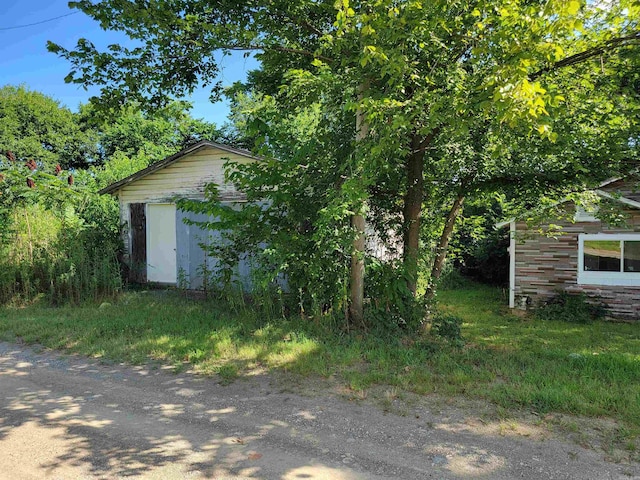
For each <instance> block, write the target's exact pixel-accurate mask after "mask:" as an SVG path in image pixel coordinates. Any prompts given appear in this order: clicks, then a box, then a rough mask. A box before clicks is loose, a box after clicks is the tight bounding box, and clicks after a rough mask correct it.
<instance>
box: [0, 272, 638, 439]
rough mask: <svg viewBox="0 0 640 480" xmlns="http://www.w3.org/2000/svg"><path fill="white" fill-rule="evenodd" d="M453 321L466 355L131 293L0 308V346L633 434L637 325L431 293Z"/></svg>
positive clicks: (473, 293)
mask: <svg viewBox="0 0 640 480" xmlns="http://www.w3.org/2000/svg"><path fill="white" fill-rule="evenodd" d="M439 302H440V305H441V308H442V309H444V310H447V311H449V312H451V313H454V314H456V315H458V316H460V317H462V318H463V319H464V325H463V335H464V337H465V340H466V345H465V346H464V347H463V348H454V347H450V346H448V345H446V344H443V343H441V342H440V343H439V342H436V341H435V340H433V339H430V338H426V339H424V340H415V339H411V338H375V337H370V336H369V337H367V336H362V335H359V334H334V333H331V332H330V331H329V330H328V329H326V328H323V327H322V325H319V324H317V323H315V322H313V321H311V320H301V319H294V320H283V319H281V318H276V319H268V318H260V317H259V316H257V315H256V314H255V313H252V312H250V311H246V312H244V313H240V314H232V313H229V311H228V309H225V308H224V307H223V306H221V305H219V304H216V303H214V302H210V301H209V302H207V301H194V300H188V299H185V298H182V297H180V296H178V295H177V294H173V293H164V292H132V293H127V294H124V295H123V296H122V297H121V298H120V300H118V301H117V302H115V303H114V304H113V305H102V306H101V307H98V306H97V305H89V306H83V307H62V308H45V307H41V306H37V305H35V306H30V307H27V308H8V307H4V308H0V338H1V339H3V340H6V341H14V342H15V341H23V342H26V343H30V344H31V343H37V344H41V345H43V346H45V347H50V348H54V349H60V350H66V351H69V352H74V353H80V354H83V355H89V356H94V357H100V358H102V359H104V360H106V361H125V362H129V363H133V364H138V363H148V362H153V361H158V362H161V363H164V364H172V365H175V366H176V368H178V369H183V368H185V367H189V368H193V369H194V370H195V371H198V372H201V373H204V374H213V373H217V374H219V375H220V376H221V377H222V378H223V380H225V381H232V380H233V379H234V378H236V377H238V376H241V375H243V374H244V373H247V372H249V371H251V370H253V369H256V368H259V369H286V370H287V371H290V372H294V373H299V374H302V375H314V374H315V375H321V376H329V375H336V377H337V378H338V379H340V380H341V381H343V382H344V383H346V384H347V385H348V386H349V387H350V388H351V389H353V390H355V391H361V390H366V389H368V388H369V387H371V386H373V385H379V384H383V385H390V386H393V387H396V388H398V389H402V390H408V391H412V392H415V393H419V394H428V393H438V394H442V395H465V396H469V397H471V398H476V399H477V398H480V399H486V400H490V401H492V402H494V403H495V404H497V405H498V406H500V407H504V408H509V409H513V408H525V409H527V410H529V411H534V412H537V413H540V414H542V413H546V412H562V413H570V414H578V415H584V416H593V417H610V418H613V419H616V420H619V421H622V422H623V423H624V425H626V426H627V427H628V428H630V429H631V430H633V431H635V432H637V431H640V324H614V323H594V324H590V325H578V324H571V323H563V322H554V321H541V320H533V319H528V318H524V319H522V318H518V317H516V316H514V315H511V314H509V313H507V311H506V309H505V308H504V306H503V305H504V301H503V299H502V298H501V294H500V292H499V291H497V290H495V289H492V288H488V287H484V286H479V285H474V284H468V285H467V286H465V287H463V288H459V289H456V290H448V291H442V292H441V293H440V294H439Z"/></svg>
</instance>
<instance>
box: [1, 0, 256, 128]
mask: <svg viewBox="0 0 640 480" xmlns="http://www.w3.org/2000/svg"><path fill="white" fill-rule="evenodd" d="M76 11H77V10H71V9H70V8H69V7H68V6H67V0H0V86H3V85H7V84H9V85H20V84H23V85H26V86H27V87H28V88H30V89H31V90H37V91H39V92H42V93H44V94H46V95H49V96H51V97H53V98H55V99H56V100H58V101H60V103H62V104H63V105H65V106H67V107H69V108H70V109H72V110H74V111H75V110H76V109H77V107H78V105H79V104H80V103H84V102H86V101H87V100H88V99H89V97H90V96H92V95H96V94H98V93H99V89H98V88H93V89H89V90H88V91H87V90H84V88H82V87H80V86H78V85H73V84H65V83H64V77H65V76H66V74H67V73H68V72H69V64H68V63H67V62H66V61H65V60H64V59H61V58H58V57H57V56H56V55H54V54H52V53H49V52H48V51H47V48H46V44H47V40H51V41H53V42H55V43H58V44H60V45H62V46H63V47H66V48H72V47H73V46H75V44H76V43H77V41H78V39H80V38H82V37H85V38H88V39H89V40H91V41H92V42H93V43H94V44H95V45H96V46H97V47H98V48H100V47H104V46H106V45H109V44H111V43H121V42H122V41H123V40H125V41H126V38H125V37H123V36H122V35H118V34H116V33H114V32H104V31H103V30H101V29H100V27H99V25H98V24H97V23H96V22H94V21H92V20H91V19H90V18H89V17H87V16H85V15H84V14H83V13H81V12H78V13H76V14H74V15H71V16H67V17H64V18H60V19H58V20H54V21H51V22H47V23H43V24H40V25H34V26H30V27H25V28H13V27H15V26H19V25H26V24H31V23H36V22H41V21H43V20H47V19H50V18H53V17H58V16H61V15H65V14H69V13H72V12H76ZM222 65H223V71H222V74H221V77H222V81H223V84H224V85H230V84H232V83H233V82H235V81H237V80H243V79H244V78H245V77H246V72H247V71H248V70H251V69H254V68H256V67H257V65H258V63H257V61H256V60H255V59H252V58H249V59H245V58H243V57H242V54H241V53H238V54H236V55H232V56H230V57H225V58H224V60H223V62H222ZM208 97H209V93H208V92H207V91H206V90H203V89H201V90H198V91H196V92H195V93H194V95H193V96H192V97H191V98H190V99H189V100H191V101H192V102H193V104H194V107H193V110H192V115H193V116H194V117H196V118H204V119H205V120H208V121H211V122H215V123H216V124H218V125H222V123H224V121H225V119H226V116H227V114H228V112H229V107H228V105H227V104H226V103H223V102H220V103H217V104H212V103H211V102H210V101H209V98H208Z"/></svg>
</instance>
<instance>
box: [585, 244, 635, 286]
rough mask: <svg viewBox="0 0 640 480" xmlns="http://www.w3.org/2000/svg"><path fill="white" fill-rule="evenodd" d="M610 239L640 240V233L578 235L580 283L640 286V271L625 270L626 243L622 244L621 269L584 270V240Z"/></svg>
mask: <svg viewBox="0 0 640 480" xmlns="http://www.w3.org/2000/svg"><path fill="white" fill-rule="evenodd" d="M591 240H596V241H597V240H609V241H618V242H625V241H627V242H629V241H635V242H640V233H581V234H579V235H578V285H610V286H622V287H634V286H640V272H624V271H622V270H623V269H624V245H620V251H621V256H620V257H621V258H620V271H619V272H597V271H589V270H587V271H585V270H584V242H585V241H591Z"/></svg>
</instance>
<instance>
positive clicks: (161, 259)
mask: <svg viewBox="0 0 640 480" xmlns="http://www.w3.org/2000/svg"><path fill="white" fill-rule="evenodd" d="M177 278H178V275H177V270H176V206H175V205H173V204H168V203H166V204H154V203H150V204H147V281H149V282H161V283H176V282H177Z"/></svg>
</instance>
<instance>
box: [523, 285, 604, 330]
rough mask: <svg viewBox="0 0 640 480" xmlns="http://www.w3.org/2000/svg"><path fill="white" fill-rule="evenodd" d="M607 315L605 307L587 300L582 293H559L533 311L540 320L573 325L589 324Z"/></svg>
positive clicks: (597, 302) (598, 302)
mask: <svg viewBox="0 0 640 480" xmlns="http://www.w3.org/2000/svg"><path fill="white" fill-rule="evenodd" d="M606 313H607V309H606V305H605V304H604V303H602V302H600V301H597V300H593V299H589V297H587V296H586V295H585V294H584V293H579V294H570V293H568V292H559V293H558V294H557V295H555V296H554V297H552V298H550V299H549V300H547V301H545V302H544V303H543V304H542V305H540V306H539V307H538V308H537V309H536V310H535V316H536V318H539V319H541V320H560V321H563V322H573V323H590V322H593V321H595V320H602V319H603V318H604V316H605V315H606Z"/></svg>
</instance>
